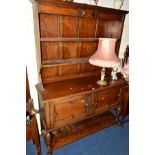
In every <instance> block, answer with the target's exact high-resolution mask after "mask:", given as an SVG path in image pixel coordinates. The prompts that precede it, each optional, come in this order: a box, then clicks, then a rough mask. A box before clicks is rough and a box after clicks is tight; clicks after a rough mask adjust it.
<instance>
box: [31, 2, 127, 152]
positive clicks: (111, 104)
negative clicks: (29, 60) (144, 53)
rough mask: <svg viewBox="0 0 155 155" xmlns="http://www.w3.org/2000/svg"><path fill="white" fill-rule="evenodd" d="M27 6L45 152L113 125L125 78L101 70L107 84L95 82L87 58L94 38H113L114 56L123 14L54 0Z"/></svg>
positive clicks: (95, 72)
mask: <svg viewBox="0 0 155 155" xmlns="http://www.w3.org/2000/svg"><path fill="white" fill-rule="evenodd" d="M32 4H33V13H34V27H35V39H36V50H37V54H36V55H37V68H38V78H39V83H38V84H37V85H36V89H37V92H38V98H39V113H40V120H41V131H42V135H43V137H44V140H45V143H46V145H47V154H48V155H50V154H51V153H52V150H54V149H56V148H58V147H61V146H63V145H65V144H68V143H70V142H72V141H75V140H77V139H80V138H82V137H84V136H87V135H89V134H92V133H94V132H96V131H99V130H101V129H103V128H105V127H109V126H111V125H115V126H117V124H118V116H119V114H120V112H121V107H122V105H123V94H124V93H123V90H124V88H125V85H126V84H125V81H124V80H123V79H122V78H119V80H117V81H112V80H111V77H110V74H109V71H108V70H107V71H106V73H107V74H106V79H107V81H108V85H107V86H99V85H97V84H96V81H97V80H98V79H100V72H101V68H100V67H96V66H93V65H91V64H89V62H88V59H89V57H90V56H91V55H92V54H93V53H94V52H95V51H96V49H97V45H98V38H99V37H105V38H117V39H118V40H117V45H116V53H117V54H118V52H119V47H120V43H121V36H122V31H123V24H124V19H125V15H126V14H127V13H128V12H127V11H123V10H115V9H110V8H104V7H99V6H92V5H87V4H80V3H74V2H64V1H58V0H57V1H56V0H36V1H33V3H32ZM120 77H121V76H120ZM111 110H115V111H116V115H114V114H113V113H112V112H111Z"/></svg>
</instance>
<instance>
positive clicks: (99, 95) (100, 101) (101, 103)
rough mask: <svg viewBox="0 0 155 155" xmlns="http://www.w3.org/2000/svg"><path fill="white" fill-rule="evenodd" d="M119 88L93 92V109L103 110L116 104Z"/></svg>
mask: <svg viewBox="0 0 155 155" xmlns="http://www.w3.org/2000/svg"><path fill="white" fill-rule="evenodd" d="M119 92H120V89H114V90H113V89H112V90H108V91H99V92H96V93H95V94H94V106H93V111H95V112H96V111H103V110H106V109H109V108H111V107H113V106H116V105H117V104H118V101H119Z"/></svg>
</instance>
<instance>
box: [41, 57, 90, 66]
mask: <svg viewBox="0 0 155 155" xmlns="http://www.w3.org/2000/svg"><path fill="white" fill-rule="evenodd" d="M88 59H89V58H74V59H61V60H48V61H45V60H44V61H43V62H42V67H50V66H59V65H68V64H77V63H88Z"/></svg>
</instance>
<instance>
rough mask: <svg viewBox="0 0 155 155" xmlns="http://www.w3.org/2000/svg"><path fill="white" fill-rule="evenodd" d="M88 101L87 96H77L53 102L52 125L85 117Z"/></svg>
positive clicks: (59, 124) (57, 125)
mask: <svg viewBox="0 0 155 155" xmlns="http://www.w3.org/2000/svg"><path fill="white" fill-rule="evenodd" d="M88 101H89V97H87V96H78V97H74V98H68V99H65V100H63V101H60V102H58V103H55V106H54V109H55V122H54V127H59V126H62V125H64V124H66V123H72V122H76V121H78V120H81V119H83V118H85V117H86V116H87V114H88V108H87V107H88Z"/></svg>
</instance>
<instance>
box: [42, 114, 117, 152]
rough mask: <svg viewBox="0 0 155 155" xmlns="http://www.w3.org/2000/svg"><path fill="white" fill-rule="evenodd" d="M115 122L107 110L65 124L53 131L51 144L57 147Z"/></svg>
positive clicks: (54, 147)
mask: <svg viewBox="0 0 155 155" xmlns="http://www.w3.org/2000/svg"><path fill="white" fill-rule="evenodd" d="M115 123H116V121H115V118H114V116H113V114H112V113H111V112H109V111H108V112H105V113H103V114H100V115H97V116H95V117H92V118H89V119H86V120H83V121H81V122H78V123H76V124H73V125H70V126H65V127H64V128H60V129H58V130H56V131H53V143H52V144H51V145H52V148H53V149H56V148H59V147H61V146H63V145H65V144H69V143H71V142H73V141H75V140H77V139H80V138H83V137H85V136H87V135H90V134H92V133H94V132H96V131H99V130H101V129H103V128H106V127H109V126H111V125H113V124H115ZM44 132H45V131H43V135H44Z"/></svg>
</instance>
